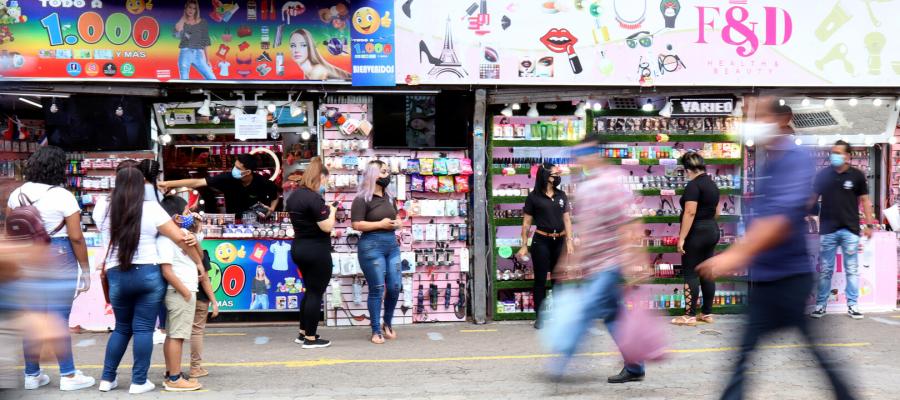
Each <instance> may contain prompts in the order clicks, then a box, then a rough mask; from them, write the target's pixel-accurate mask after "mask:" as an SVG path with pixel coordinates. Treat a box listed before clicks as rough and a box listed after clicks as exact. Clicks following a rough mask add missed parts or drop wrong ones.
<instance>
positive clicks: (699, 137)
mask: <svg viewBox="0 0 900 400" xmlns="http://www.w3.org/2000/svg"><path fill="white" fill-rule="evenodd" d="M658 134H659V133H650V132H648V133H640V132H636V133H622V134H614V135H599V140H600V141H601V142H603V143H658V142H659V141H658V140H657V137H656V135H658ZM668 135H669V140H668V141H667V142H659V143H658V144H666V143H675V142H689V143H705V142H734V141H735V140H736V139H735V137H734V136H731V135H727V134H716V133H713V134H710V133H698V134H691V133H669V134H668Z"/></svg>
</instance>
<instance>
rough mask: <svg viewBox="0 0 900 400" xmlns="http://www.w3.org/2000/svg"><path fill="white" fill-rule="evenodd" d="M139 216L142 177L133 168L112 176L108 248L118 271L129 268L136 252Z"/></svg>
mask: <svg viewBox="0 0 900 400" xmlns="http://www.w3.org/2000/svg"><path fill="white" fill-rule="evenodd" d="M143 212H144V175H143V174H142V173H141V171H139V170H138V169H137V168H123V169H121V170H120V171H119V172H117V173H116V188H115V189H113V191H112V198H111V199H110V204H109V213H110V224H109V225H110V234H109V247H110V249H113V248H115V249H116V251H117V256H118V258H119V270H121V271H127V270H129V269H130V268H131V261H132V259H133V258H134V254H135V253H136V252H137V248H138V242H139V241H140V239H141V217H142V214H143Z"/></svg>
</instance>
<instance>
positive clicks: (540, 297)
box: [528, 234, 553, 322]
mask: <svg viewBox="0 0 900 400" xmlns="http://www.w3.org/2000/svg"><path fill="white" fill-rule="evenodd" d="M528 251H529V253H531V264H532V266H533V267H534V287H533V289H532V297H534V311H535V313H537V317H538V319H537V320H538V322H540V314H541V311H542V307H543V304H544V298H546V297H547V274H548V273H550V270H551V269H552V268H553V267H552V261H551V257H552V255H551V252H550V246H549V244H548V243H547V242H546V240H545V239H543V238H542V236H540V235H537V234H535V235H534V237H533V238H532V239H531V247H529V249H528Z"/></svg>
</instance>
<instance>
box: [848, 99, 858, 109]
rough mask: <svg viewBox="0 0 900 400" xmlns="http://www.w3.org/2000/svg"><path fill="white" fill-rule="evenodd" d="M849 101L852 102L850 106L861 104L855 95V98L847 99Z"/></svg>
mask: <svg viewBox="0 0 900 400" xmlns="http://www.w3.org/2000/svg"><path fill="white" fill-rule="evenodd" d="M847 103H848V104H850V107H856V105H857V104H859V100H857V99H856V97H854V98H852V99H850V100H849V101H847Z"/></svg>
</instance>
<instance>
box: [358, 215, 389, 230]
mask: <svg viewBox="0 0 900 400" xmlns="http://www.w3.org/2000/svg"><path fill="white" fill-rule="evenodd" d="M394 222H395V221H394V220H392V219H390V218H385V219H383V220H381V221H378V222H369V221H356V222H353V223H352V224H350V226H352V227H353V229H356V230H358V231H360V232H372V231H378V230H384V229H394Z"/></svg>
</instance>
